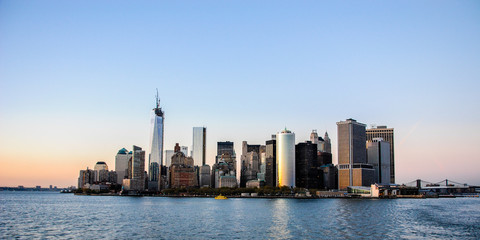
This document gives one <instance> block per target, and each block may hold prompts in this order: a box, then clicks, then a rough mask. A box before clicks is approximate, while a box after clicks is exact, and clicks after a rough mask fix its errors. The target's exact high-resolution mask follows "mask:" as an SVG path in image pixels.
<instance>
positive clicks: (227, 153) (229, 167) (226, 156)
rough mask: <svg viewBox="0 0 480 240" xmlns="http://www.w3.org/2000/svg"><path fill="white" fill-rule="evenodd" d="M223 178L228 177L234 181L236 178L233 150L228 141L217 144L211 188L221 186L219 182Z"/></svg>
mask: <svg viewBox="0 0 480 240" xmlns="http://www.w3.org/2000/svg"><path fill="white" fill-rule="evenodd" d="M207 166H208V165H207ZM224 176H230V177H233V178H235V179H236V176H237V160H236V155H235V149H234V147H233V142H229V141H226V142H217V156H216V157H215V164H213V166H212V174H211V182H212V183H211V186H212V187H214V188H218V187H220V186H222V185H221V181H222V177H224ZM226 179H230V178H226ZM235 185H236V180H235ZM224 186H225V185H224Z"/></svg>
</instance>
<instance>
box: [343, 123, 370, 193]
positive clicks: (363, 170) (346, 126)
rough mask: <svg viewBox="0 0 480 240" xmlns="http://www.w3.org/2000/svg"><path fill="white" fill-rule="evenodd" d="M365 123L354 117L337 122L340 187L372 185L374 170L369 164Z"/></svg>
mask: <svg viewBox="0 0 480 240" xmlns="http://www.w3.org/2000/svg"><path fill="white" fill-rule="evenodd" d="M365 126H366V125H365V124H363V123H359V122H357V121H356V120H354V119H351V118H350V119H347V120H346V121H342V122H337V129H338V166H339V169H338V188H339V189H340V190H344V189H346V188H347V187H348V186H370V185H371V184H372V183H373V174H374V170H373V167H372V166H371V165H368V164H367V153H366V137H365Z"/></svg>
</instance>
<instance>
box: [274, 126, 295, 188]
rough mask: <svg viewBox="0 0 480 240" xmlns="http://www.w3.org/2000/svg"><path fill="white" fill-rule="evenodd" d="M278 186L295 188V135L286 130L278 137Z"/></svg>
mask: <svg viewBox="0 0 480 240" xmlns="http://www.w3.org/2000/svg"><path fill="white" fill-rule="evenodd" d="M276 150H277V152H276V157H277V172H278V185H277V186H280V187H282V186H288V187H295V134H294V133H292V132H291V131H289V130H287V129H286V128H285V130H283V131H281V132H279V133H277V136H276Z"/></svg>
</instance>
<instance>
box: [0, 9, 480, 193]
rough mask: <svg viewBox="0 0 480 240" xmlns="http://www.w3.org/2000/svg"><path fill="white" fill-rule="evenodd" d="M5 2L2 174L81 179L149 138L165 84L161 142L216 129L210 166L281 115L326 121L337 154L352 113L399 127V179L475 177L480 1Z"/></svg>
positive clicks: (279, 123)
mask: <svg viewBox="0 0 480 240" xmlns="http://www.w3.org/2000/svg"><path fill="white" fill-rule="evenodd" d="M1 6H2V7H0V52H1V54H0V56H1V57H0V132H1V135H0V166H1V167H0V186H17V185H24V186H37V185H41V186H48V185H56V186H58V187H67V186H71V185H76V179H77V177H78V170H79V169H85V168H86V167H87V166H88V167H89V168H91V169H93V166H94V164H95V163H96V162H99V161H103V162H106V163H107V164H108V166H109V167H110V168H112V169H113V167H114V166H115V156H116V154H117V153H118V151H119V150H120V149H122V148H126V149H131V146H133V145H136V146H139V147H141V148H143V149H147V150H148V148H149V146H150V143H149V140H150V138H149V133H150V125H149V118H150V112H151V110H152V108H154V107H155V106H154V105H153V103H154V99H155V98H154V93H155V92H154V90H155V88H158V91H159V96H160V97H161V100H162V110H163V111H165V129H164V140H165V141H164V144H163V149H164V150H170V149H173V147H174V145H175V143H179V144H180V145H181V146H188V147H190V146H191V145H192V142H191V141H192V137H193V136H192V128H193V127H196V126H205V127H206V128H207V134H206V149H207V150H206V163H207V164H209V165H210V166H212V165H213V163H214V162H215V156H216V146H217V142H224V141H230V142H233V143H234V146H235V152H236V153H237V154H238V153H241V152H242V151H241V146H242V144H241V143H242V142H243V141H248V143H250V144H262V145H264V144H265V141H267V140H270V136H271V135H272V134H276V133H278V132H279V131H280V129H283V128H285V126H286V127H287V128H288V129H289V130H291V131H292V132H294V133H295V144H297V143H300V142H304V141H306V140H309V136H310V133H311V131H312V130H313V129H317V130H318V133H320V134H319V135H320V136H323V134H324V133H325V132H328V135H329V137H330V138H331V146H332V154H333V163H335V164H336V163H337V140H338V137H337V131H336V125H335V123H336V122H338V121H342V120H344V119H347V118H353V119H356V120H358V121H359V122H362V123H365V124H367V128H370V125H371V124H376V125H386V126H388V127H391V128H394V129H395V180H396V183H404V182H410V181H412V180H414V179H417V178H421V179H424V180H428V181H431V182H437V181H441V180H443V179H446V178H448V179H452V180H455V181H457V182H465V183H469V184H477V185H478V184H480V179H479V178H478V177H477V175H478V173H477V172H478V169H480V149H479V148H478V147H477V144H476V137H477V135H478V134H480V125H478V124H477V122H478V121H479V120H480V113H479V111H478V109H480V95H478V94H477V93H476V89H479V88H480V81H478V76H480V67H478V66H479V63H480V46H479V44H478V42H480V28H479V27H478V26H479V25H478V23H479V22H480V7H479V3H477V2H475V1H466V2H460V3H459V2H441V3H438V2H434V1H425V2H420V3H419V2H414V1H406V2H402V3H386V2H383V3H378V4H375V5H371V6H367V5H366V4H362V3H318V2H309V1H307V2H302V3H289V2H279V3H277V4H268V3H256V2H248V3H219V2H216V3H212V2H207V3H197V2H188V4H180V3H149V4H147V3H139V4H133V3H128V2H123V1H119V2H118V3H116V4H115V5H114V6H113V5H110V4H107V3H95V4H93V3H92V2H87V3H85V4H84V5H82V4H79V3H74V2H61V1H59V2H49V3H45V2H28V3H27V2H15V1H2V3H1ZM162 154H163V153H162ZM237 157H238V158H239V157H240V156H237ZM146 159H147V163H148V153H147V156H146ZM237 161H238V159H237Z"/></svg>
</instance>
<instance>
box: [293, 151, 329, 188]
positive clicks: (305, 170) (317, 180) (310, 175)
mask: <svg viewBox="0 0 480 240" xmlns="http://www.w3.org/2000/svg"><path fill="white" fill-rule="evenodd" d="M317 152H318V150H317V144H315V143H312V142H311V141H307V142H303V143H299V144H297V145H296V146H295V186H296V187H301V188H309V189H310V188H319V187H320V186H321V185H322V184H321V180H323V172H322V171H321V170H320V164H319V162H318V157H317Z"/></svg>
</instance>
